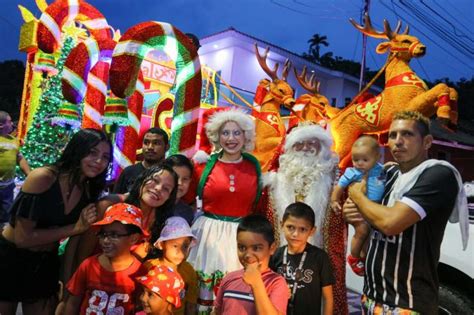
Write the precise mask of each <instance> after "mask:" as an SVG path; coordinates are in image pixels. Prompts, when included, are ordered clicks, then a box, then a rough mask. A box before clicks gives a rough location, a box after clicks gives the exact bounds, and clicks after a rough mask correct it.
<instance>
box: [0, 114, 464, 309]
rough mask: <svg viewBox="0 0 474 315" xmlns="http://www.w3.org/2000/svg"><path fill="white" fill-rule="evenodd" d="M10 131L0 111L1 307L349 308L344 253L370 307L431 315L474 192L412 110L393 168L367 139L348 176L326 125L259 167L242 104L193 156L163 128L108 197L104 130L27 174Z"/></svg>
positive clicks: (298, 131)
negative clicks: (173, 151) (438, 156)
mask: <svg viewBox="0 0 474 315" xmlns="http://www.w3.org/2000/svg"><path fill="white" fill-rule="evenodd" d="M11 129H12V128H11V119H10V117H9V115H8V114H7V113H5V112H0V162H1V167H0V193H1V198H2V200H1V201H2V203H1V208H0V215H1V216H0V218H1V220H2V222H3V224H2V228H1V234H0V257H1V258H2V259H0V274H1V276H2V281H1V282H0V314H4V315H11V314H15V313H16V309H17V306H18V304H19V303H21V306H22V309H23V314H25V315H30V314H35V315H36V314H40V315H41V314H198V313H199V314H261V315H263V314H265V315H267V314H269V315H271V314H325V315H329V314H347V312H348V310H347V298H346V284H345V276H344V275H345V265H346V259H347V262H348V263H349V266H350V267H351V268H352V270H353V271H354V272H355V273H357V274H358V275H361V276H364V291H363V295H362V300H361V309H362V311H363V313H364V314H436V313H437V301H438V277H437V271H436V266H437V263H438V260H439V256H440V246H441V241H442V238H443V232H444V228H445V226H446V224H447V221H448V219H449V218H450V217H452V216H453V215H454V216H456V215H457V214H458V213H459V211H460V210H461V209H460V207H463V206H465V200H464V204H463V199H462V198H465V197H463V194H462V193H463V190H462V183H461V182H460V174H459V173H458V171H457V170H456V169H455V168H454V167H453V166H452V165H451V164H449V163H447V162H443V161H438V160H433V159H428V149H429V148H430V146H431V143H432V140H433V138H432V136H431V134H430V127H429V120H428V119H427V118H425V117H423V116H422V115H421V114H419V113H417V112H400V113H398V114H397V115H395V116H394V117H393V122H392V124H391V126H390V130H389V137H388V146H389V148H390V150H391V152H392V155H393V158H394V160H395V163H390V164H386V165H382V164H380V163H379V160H380V148H379V145H378V142H377V141H376V140H375V139H374V138H371V137H369V136H362V137H361V138H359V139H358V140H357V141H356V142H355V143H354V145H353V147H352V162H353V167H352V168H348V169H346V170H345V172H344V173H343V175H341V176H337V174H338V168H337V164H338V159H337V156H336V155H335V154H334V152H333V151H332V150H331V146H332V138H331V136H330V134H329V133H328V132H327V131H326V130H325V129H324V128H322V127H321V126H319V125H312V124H302V125H300V126H297V127H295V128H293V129H291V130H290V132H289V134H288V135H287V136H286V139H285V142H284V144H283V145H282V152H281V154H280V155H279V156H277V157H276V158H275V160H274V161H273V163H272V165H273V167H272V169H271V170H270V171H269V172H267V173H264V174H262V171H261V169H260V164H259V162H258V161H257V159H256V158H255V157H253V156H252V154H251V152H252V150H253V149H254V140H255V124H254V121H253V119H252V118H251V117H250V116H249V115H247V114H246V113H244V112H243V111H241V110H238V109H225V110H221V111H217V112H215V113H213V114H212V115H211V116H210V118H209V121H208V122H207V123H206V124H205V130H206V136H207V138H208V139H209V141H210V143H212V145H213V151H212V153H211V152H208V153H211V154H205V153H202V152H201V153H200V154H198V155H196V158H195V159H193V160H190V159H188V158H187V157H185V156H184V155H179V154H177V155H170V156H168V157H167V158H166V157H165V153H166V151H167V149H168V135H167V134H166V132H164V131H163V130H161V129H159V128H151V129H149V130H148V131H147V132H146V133H145V135H144V137H143V143H142V156H143V160H142V161H141V162H138V163H137V164H135V165H132V166H129V167H127V168H125V169H124V170H123V172H122V173H121V175H120V177H119V178H118V180H117V181H116V184H115V187H114V189H113V193H107V192H106V176H107V174H108V171H109V168H110V164H111V161H112V157H113V152H112V144H111V142H110V140H109V139H108V138H107V136H106V134H105V133H104V132H102V131H98V130H94V129H81V130H79V131H78V132H77V133H75V134H74V135H73V136H72V137H71V139H70V141H69V143H68V144H67V145H66V147H65V148H64V151H63V153H62V155H61V157H60V158H59V160H58V161H57V162H56V163H55V164H53V165H47V166H44V167H40V168H37V169H35V170H33V171H31V172H30V170H29V167H28V165H27V163H26V161H24V159H23V157H22V156H21V154H20V153H19V151H18V143H17V140H16V139H15V138H14V137H12V136H10V135H9V134H10V132H11ZM17 164H18V165H20V167H21V169H22V170H23V171H24V172H25V174H26V175H27V177H26V180H25V182H24V183H23V185H22V187H21V189H20V192H19V193H18V195H17V196H16V198H15V199H14V200H13V194H12V193H11V190H12V183H13V178H14V174H15V171H14V169H15V166H16V165H17ZM338 177H339V178H338ZM13 185H14V184H13ZM344 196H348V198H346V200H344V198H343V197H344ZM458 217H459V216H458ZM345 222H347V223H349V224H352V225H354V227H355V230H356V234H355V236H354V238H353V239H352V240H351V250H350V254H349V256H348V257H347V258H346V256H345V245H344V244H345V238H344V237H345V233H346V224H345ZM60 246H61V247H63V248H65V249H64V250H63V251H61V255H59V253H58V248H59V247H60ZM369 266H370V267H369Z"/></svg>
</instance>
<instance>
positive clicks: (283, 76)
mask: <svg viewBox="0 0 474 315" xmlns="http://www.w3.org/2000/svg"><path fill="white" fill-rule="evenodd" d="M290 68H291V62H290V59H286V60H285V64H284V65H283V72H282V73H281V79H282V80H283V81H286V78H287V77H288V73H289V72H290Z"/></svg>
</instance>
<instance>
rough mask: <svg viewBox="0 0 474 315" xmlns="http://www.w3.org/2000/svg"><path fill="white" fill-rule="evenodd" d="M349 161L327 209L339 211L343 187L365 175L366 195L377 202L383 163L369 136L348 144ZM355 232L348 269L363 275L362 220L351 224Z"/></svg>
mask: <svg viewBox="0 0 474 315" xmlns="http://www.w3.org/2000/svg"><path fill="white" fill-rule="evenodd" d="M351 154H352V164H353V166H354V167H348V168H347V169H346V171H345V172H344V174H343V175H342V176H341V178H340V179H339V182H338V184H337V185H336V187H335V188H334V190H333V192H332V195H331V208H332V210H333V211H335V212H340V211H341V209H342V207H341V199H342V194H343V192H344V189H345V188H346V187H348V186H349V185H350V184H352V183H353V182H358V181H361V180H362V179H363V177H364V176H367V197H368V198H369V199H370V200H372V201H375V202H380V200H381V199H382V195H383V191H384V188H385V179H384V176H383V165H382V164H380V163H378V162H377V161H378V160H379V159H380V148H379V144H378V142H377V140H376V139H375V138H373V137H370V136H362V137H360V138H359V139H357V140H356V141H355V142H354V144H353V145H352V152H351ZM354 229H355V234H354V237H353V238H352V240H351V254H350V255H349V256H348V257H347V261H348V263H349V265H350V266H351V268H352V270H353V271H354V272H355V273H356V274H358V275H359V276H362V275H364V257H361V252H362V251H363V247H364V244H365V242H366V240H367V236H368V235H369V232H370V227H369V225H368V224H367V223H366V222H365V221H363V222H360V223H357V224H354Z"/></svg>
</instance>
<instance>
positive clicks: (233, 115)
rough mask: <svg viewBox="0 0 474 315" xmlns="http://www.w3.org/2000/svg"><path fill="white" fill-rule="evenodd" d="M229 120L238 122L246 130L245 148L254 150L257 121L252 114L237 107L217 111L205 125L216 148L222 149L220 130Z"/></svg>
mask: <svg viewBox="0 0 474 315" xmlns="http://www.w3.org/2000/svg"><path fill="white" fill-rule="evenodd" d="M229 121H233V122H235V123H237V125H239V127H240V128H241V129H242V130H243V131H244V138H245V143H244V150H245V151H247V152H250V151H253V149H254V147H255V122H254V121H253V119H252V118H251V117H250V115H248V114H246V113H245V112H244V111H243V110H240V109H236V108H230V109H226V110H223V111H219V112H217V113H215V114H214V115H212V116H211V117H210V118H209V121H208V122H207V124H206V125H205V127H206V135H207V137H208V138H209V141H210V142H212V144H213V145H214V147H215V148H216V150H220V149H221V146H220V144H219V131H220V129H221V127H222V125H224V124H225V123H226V122H229Z"/></svg>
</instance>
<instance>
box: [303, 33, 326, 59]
mask: <svg viewBox="0 0 474 315" xmlns="http://www.w3.org/2000/svg"><path fill="white" fill-rule="evenodd" d="M327 39H328V38H327V36H325V35H323V36H320V35H319V34H314V35H313V37H311V39H309V40H308V43H309V49H308V52H309V54H310V55H313V56H314V59H316V60H317V61H319V58H320V51H321V46H325V47H328V46H329V43H328V41H327Z"/></svg>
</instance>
